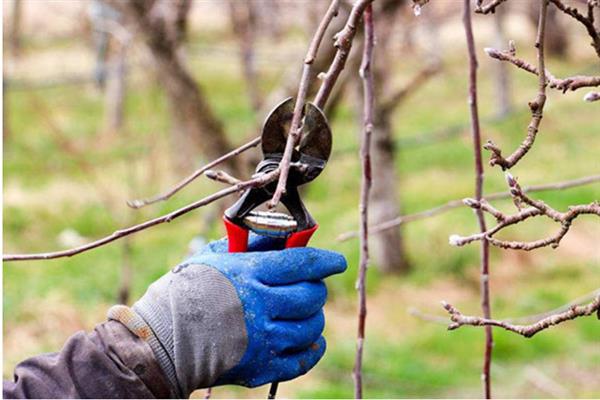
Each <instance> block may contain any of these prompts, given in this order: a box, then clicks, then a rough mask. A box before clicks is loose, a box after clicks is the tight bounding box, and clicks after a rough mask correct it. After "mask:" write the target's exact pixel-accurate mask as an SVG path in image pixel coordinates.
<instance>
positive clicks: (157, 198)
mask: <svg viewBox="0 0 600 400" xmlns="http://www.w3.org/2000/svg"><path fill="white" fill-rule="evenodd" d="M260 139H261V138H260V136H259V137H256V138H254V139H252V140H251V141H249V142H248V143H245V144H243V145H241V146H240V147H238V148H236V149H234V150H231V151H230V152H229V153H227V154H223V155H222V156H221V157H219V158H217V159H215V160H213V161H211V162H209V163H208V164H206V165H204V166H202V167H201V168H199V169H197V170H196V171H194V172H193V173H192V174H191V175H189V176H188V177H186V178H185V179H183V180H182V181H181V182H179V183H178V184H177V185H175V186H174V187H173V188H172V189H170V190H169V191H168V192H165V193H163V194H160V195H158V196H155V197H151V198H148V199H140V200H130V201H128V202H127V205H128V206H129V207H132V208H141V207H144V206H147V205H149V204H154V203H157V202H159V201H164V200H168V199H170V198H171V197H172V196H173V195H174V194H175V193H177V192H179V191H180V190H181V189H183V188H184V187H186V186H187V185H188V184H190V183H191V182H193V181H194V180H195V179H196V178H198V177H199V176H202V174H204V173H205V172H206V171H208V170H209V169H211V168H214V167H216V166H217V165H219V164H221V163H223V162H225V161H227V160H229V159H230V158H232V157H235V156H237V155H239V154H241V153H243V152H245V151H246V150H249V149H251V148H253V147H256V146H258V145H259V144H260Z"/></svg>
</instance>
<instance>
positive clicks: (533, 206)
mask: <svg viewBox="0 0 600 400" xmlns="http://www.w3.org/2000/svg"><path fill="white" fill-rule="evenodd" d="M507 181H508V183H509V186H510V193H511V196H512V197H513V199H514V200H515V204H516V205H517V206H519V207H520V205H521V204H527V205H528V206H530V207H528V208H526V209H520V211H519V212H518V213H516V214H513V215H506V214H504V213H502V212H500V211H498V210H496V209H494V208H493V207H491V206H490V205H489V204H488V203H487V202H485V201H484V200H481V201H477V200H475V199H464V200H463V201H464V203H465V204H466V205H467V206H469V207H471V208H473V209H475V210H481V211H485V212H488V213H490V214H492V215H493V216H494V217H495V218H496V220H497V221H498V224H497V225H496V226H494V227H492V228H490V229H489V230H487V231H486V232H482V233H477V234H474V235H471V236H466V237H461V236H459V235H452V236H450V240H449V241H450V244H451V245H454V246H464V245H465V244H468V243H472V242H475V241H478V240H487V241H489V242H490V243H491V244H493V245H494V246H496V247H500V248H504V249H513V250H526V251H529V250H533V249H537V248H540V247H546V246H551V247H552V248H557V247H558V246H559V244H560V241H561V240H562V239H563V237H564V236H565V235H566V234H567V233H568V231H569V229H570V228H571V224H572V223H573V220H575V219H576V218H577V217H578V216H580V215H585V214H593V215H597V216H600V204H599V203H598V202H597V201H595V202H592V203H590V204H580V205H576V206H570V207H569V209H568V211H566V212H560V211H557V210H555V209H554V208H552V207H550V206H549V205H547V204H546V203H544V202H543V201H541V200H535V199H533V198H531V197H529V196H527V195H526V194H525V193H523V190H522V189H521V187H520V186H519V184H518V183H517V181H516V179H515V178H513V177H512V175H510V174H507ZM541 215H543V216H546V217H547V218H549V219H552V220H553V221H555V222H558V223H559V224H560V225H561V227H560V230H559V231H558V232H557V233H556V234H554V235H552V236H550V237H548V238H545V239H540V240H536V241H532V242H517V241H505V240H498V239H496V238H494V237H493V235H495V234H496V233H498V232H499V231H501V230H502V229H504V228H506V227H508V226H511V225H514V224H518V223H520V222H522V221H525V220H526V219H529V218H531V217H537V216H541Z"/></svg>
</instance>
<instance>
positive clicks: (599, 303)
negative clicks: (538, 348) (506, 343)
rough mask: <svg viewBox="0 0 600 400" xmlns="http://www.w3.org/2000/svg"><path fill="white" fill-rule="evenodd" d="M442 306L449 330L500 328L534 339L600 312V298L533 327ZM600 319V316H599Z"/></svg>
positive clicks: (445, 304) (551, 316)
mask: <svg viewBox="0 0 600 400" xmlns="http://www.w3.org/2000/svg"><path fill="white" fill-rule="evenodd" d="M442 306H443V307H444V308H445V309H446V311H448V313H449V314H450V319H451V320H452V324H450V325H449V326H448V330H454V329H458V328H460V327H461V326H463V325H471V326H498V327H500V328H503V329H506V330H507V331H511V332H514V333H518V334H519V335H522V336H525V337H527V338H530V337H532V336H533V335H535V334H536V333H538V332H540V331H543V330H544V329H548V328H550V327H552V326H555V325H558V324H560V323H562V322H565V321H570V320H573V319H575V318H578V317H584V316H589V315H592V314H593V313H595V312H596V313H598V312H600V296H597V297H596V298H595V299H594V300H593V301H592V302H591V303H589V304H587V305H581V306H572V307H570V308H569V309H568V310H567V311H564V312H561V313H558V314H553V315H550V316H548V317H546V318H543V319H541V320H539V321H538V322H536V323H534V324H531V325H513V324H511V323H509V322H507V321H497V320H493V319H489V318H481V317H472V316H466V315H463V314H461V313H460V311H458V310H457V309H456V308H455V307H454V306H453V305H451V304H448V303H446V302H442ZM599 318H600V315H599Z"/></svg>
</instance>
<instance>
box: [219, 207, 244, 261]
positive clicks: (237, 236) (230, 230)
mask: <svg viewBox="0 0 600 400" xmlns="http://www.w3.org/2000/svg"><path fill="white" fill-rule="evenodd" d="M223 222H224V223H225V230H227V241H228V242H229V252H230V253H245V252H246V251H247V250H248V230H247V229H245V228H242V227H241V226H239V225H236V224H234V223H233V222H231V221H230V220H228V219H227V217H225V216H223Z"/></svg>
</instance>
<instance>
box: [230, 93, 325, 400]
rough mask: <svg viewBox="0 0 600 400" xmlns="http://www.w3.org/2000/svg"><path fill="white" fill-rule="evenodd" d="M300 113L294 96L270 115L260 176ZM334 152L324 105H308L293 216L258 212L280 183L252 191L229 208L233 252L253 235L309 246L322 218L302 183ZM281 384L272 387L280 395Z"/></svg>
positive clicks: (295, 157) (286, 197)
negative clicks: (313, 213)
mask: <svg viewBox="0 0 600 400" xmlns="http://www.w3.org/2000/svg"><path fill="white" fill-rule="evenodd" d="M293 112H294V99H293V98H288V99H286V100H284V101H283V102H281V103H280V104H279V105H278V106H276V107H275V108H274V109H273V110H272V111H271V112H270V114H269V116H268V117H267V119H266V121H265V123H264V126H263V130H262V137H261V145H262V153H263V159H262V161H261V162H260V163H259V164H258V165H257V166H256V173H255V175H254V176H258V175H260V174H267V173H269V172H271V171H273V170H274V169H276V168H277V167H278V166H279V163H280V162H281V160H282V158H283V152H284V149H285V145H286V141H287V135H288V132H289V130H290V125H291V121H292V116H293ZM330 154H331V129H330V128H329V123H328V122H327V118H326V117H325V114H324V113H323V111H321V109H320V108H319V107H317V106H315V105H314V104H312V103H306V104H305V105H304V109H303V123H302V135H301V137H300V141H299V144H298V145H297V146H296V148H295V149H294V151H293V154H292V159H291V163H290V171H289V175H288V180H287V184H286V190H285V193H284V194H283V195H282V196H281V203H283V205H284V206H285V207H286V208H287V210H288V211H289V213H290V215H287V214H284V213H279V212H271V211H255V208H257V207H259V206H260V205H262V204H263V203H265V202H266V201H268V200H269V199H270V198H271V197H272V196H273V192H274V191H275V188H276V186H277V182H271V183H269V184H267V185H265V186H263V187H253V188H249V189H247V190H246V191H245V192H244V193H243V194H242V196H241V197H240V198H239V200H238V201H236V202H235V203H234V204H233V205H232V206H231V207H229V208H228V209H227V210H225V215H224V216H223V221H224V223H225V228H226V230H227V238H228V242H229V252H245V251H247V250H248V234H249V231H253V232H254V233H256V234H259V235H264V236H271V237H278V238H285V239H286V241H285V247H286V248H291V247H305V246H306V245H307V244H308V241H309V240H310V238H311V236H312V235H313V233H314V232H315V231H316V230H317V228H318V225H317V222H316V221H315V220H314V219H313V217H312V216H311V215H310V213H309V212H308V210H307V209H306V207H305V206H304V203H303V202H302V199H301V198H300V193H299V192H298V186H300V185H304V184H305V183H308V182H310V181H312V180H313V179H315V178H316V177H317V176H319V174H320V173H321V172H322V171H323V169H324V168H325V165H326V164H327V160H328V159H329V155H330ZM278 384H279V383H278V382H274V383H273V384H272V385H271V388H270V390H269V395H268V398H269V399H274V398H275V395H276V393H277V387H278Z"/></svg>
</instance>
